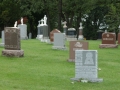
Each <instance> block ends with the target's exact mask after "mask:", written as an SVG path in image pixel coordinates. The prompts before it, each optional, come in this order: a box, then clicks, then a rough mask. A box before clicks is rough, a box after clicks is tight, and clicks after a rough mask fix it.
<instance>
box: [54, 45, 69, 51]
mask: <svg viewBox="0 0 120 90" xmlns="http://www.w3.org/2000/svg"><path fill="white" fill-rule="evenodd" d="M52 49H60V50H66V49H67V48H66V47H61V46H52Z"/></svg>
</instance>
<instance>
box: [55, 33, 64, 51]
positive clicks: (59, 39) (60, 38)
mask: <svg viewBox="0 0 120 90" xmlns="http://www.w3.org/2000/svg"><path fill="white" fill-rule="evenodd" d="M53 45H54V46H53V49H66V47H65V34H63V33H54V42H53Z"/></svg>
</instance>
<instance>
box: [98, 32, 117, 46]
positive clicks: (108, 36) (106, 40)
mask: <svg viewBox="0 0 120 90" xmlns="http://www.w3.org/2000/svg"><path fill="white" fill-rule="evenodd" d="M99 47H100V48H117V47H118V44H116V34H115V33H110V32H106V33H103V34H102V44H100V45H99Z"/></svg>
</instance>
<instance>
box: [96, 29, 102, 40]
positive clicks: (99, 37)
mask: <svg viewBox="0 0 120 90" xmlns="http://www.w3.org/2000/svg"><path fill="white" fill-rule="evenodd" d="M102 33H103V31H102V30H98V31H97V39H98V40H101V39H102Z"/></svg>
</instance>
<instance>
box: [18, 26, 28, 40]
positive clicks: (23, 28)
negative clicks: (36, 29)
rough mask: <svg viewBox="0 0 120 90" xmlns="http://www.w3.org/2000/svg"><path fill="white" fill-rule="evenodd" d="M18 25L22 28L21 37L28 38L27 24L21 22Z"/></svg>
mask: <svg viewBox="0 0 120 90" xmlns="http://www.w3.org/2000/svg"><path fill="white" fill-rule="evenodd" d="M18 27H19V28H20V38H21V39H28V37H27V25H26V24H19V25H18Z"/></svg>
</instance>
